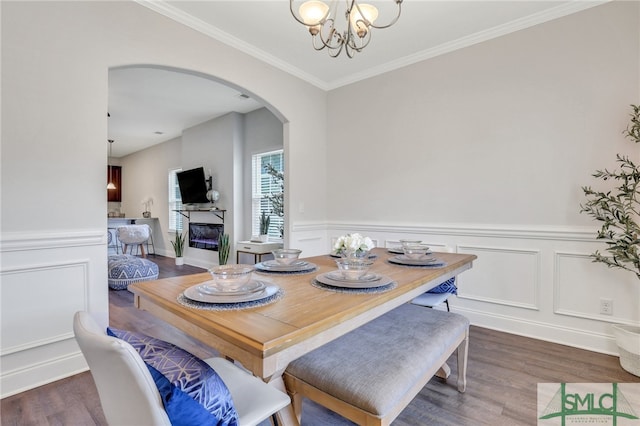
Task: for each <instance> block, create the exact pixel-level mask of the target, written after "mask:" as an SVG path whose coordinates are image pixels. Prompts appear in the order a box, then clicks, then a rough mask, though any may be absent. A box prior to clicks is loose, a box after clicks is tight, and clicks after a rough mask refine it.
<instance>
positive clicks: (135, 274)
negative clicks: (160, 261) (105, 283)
mask: <svg viewBox="0 0 640 426" xmlns="http://www.w3.org/2000/svg"><path fill="white" fill-rule="evenodd" d="M157 278H158V265H156V264H155V263H153V262H152V261H150V260H147V259H141V258H139V257H135V256H131V255H128V254H119V255H114V256H109V287H111V288H112V289H114V290H124V289H126V288H127V286H128V285H129V284H133V283H137V282H140V281H147V280H155V279H157Z"/></svg>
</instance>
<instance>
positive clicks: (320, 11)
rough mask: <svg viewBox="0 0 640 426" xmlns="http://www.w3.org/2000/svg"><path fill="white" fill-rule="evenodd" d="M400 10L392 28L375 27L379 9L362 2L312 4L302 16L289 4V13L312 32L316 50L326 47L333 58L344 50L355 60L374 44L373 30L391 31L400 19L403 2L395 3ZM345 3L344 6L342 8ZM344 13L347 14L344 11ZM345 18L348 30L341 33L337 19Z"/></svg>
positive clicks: (303, 7) (314, 0)
mask: <svg viewBox="0 0 640 426" xmlns="http://www.w3.org/2000/svg"><path fill="white" fill-rule="evenodd" d="M392 1H393V2H394V3H395V4H396V6H397V13H396V15H395V17H394V18H393V19H391V21H389V23H388V24H384V25H375V24H374V21H375V20H376V19H377V18H378V9H377V8H376V7H375V6H372V5H370V4H364V3H359V2H358V0H345V1H344V3H343V2H341V1H338V0H332V1H331V2H330V4H329V5H327V4H326V3H325V2H324V1H319V0H310V1H306V2H304V3H302V5H300V7H299V8H298V14H296V12H294V7H293V4H294V3H296V2H295V1H294V0H289V10H290V11H291V14H292V15H293V17H294V18H295V20H296V21H298V22H300V23H301V24H303V25H304V26H306V27H307V28H308V29H309V33H310V34H311V40H312V45H313V48H314V49H315V50H322V49H324V48H325V47H326V48H327V51H328V52H329V56H331V57H332V58H335V57H337V56H338V55H340V53H341V52H342V50H343V49H344V51H345V53H346V54H347V56H348V57H350V58H353V55H354V54H355V53H356V52H360V51H362V49H364V48H365V47H367V46H368V45H369V42H370V41H371V28H376V29H384V28H389V27H390V26H392V25H393V24H395V23H396V21H397V20H398V18H400V12H401V11H402V0H392ZM339 3H343V4H344V6H343V7H342V6H339V5H338V4H339ZM343 9H344V10H343ZM339 17H344V21H345V22H344V23H343V25H346V29H344V30H343V31H342V32H340V31H339V30H338V29H337V28H336V19H338V18H339Z"/></svg>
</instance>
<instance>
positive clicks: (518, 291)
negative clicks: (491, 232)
mask: <svg viewBox="0 0 640 426" xmlns="http://www.w3.org/2000/svg"><path fill="white" fill-rule="evenodd" d="M457 251H458V253H467V254H475V255H476V256H478V260H477V261H476V262H475V263H474V265H473V268H472V269H471V270H470V271H467V272H465V273H464V274H462V275H461V276H460V278H459V280H458V286H459V288H460V291H459V292H458V297H459V298H461V299H469V300H477V301H482V302H489V303H494V304H500V305H507V306H513V307H518V308H525V309H536V310H537V309H539V306H538V294H539V293H540V289H539V287H540V280H539V269H540V252H539V251H538V250H520V249H510V248H499V247H483V246H478V245H459V246H458V247H457Z"/></svg>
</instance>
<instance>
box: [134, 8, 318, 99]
mask: <svg viewBox="0 0 640 426" xmlns="http://www.w3.org/2000/svg"><path fill="white" fill-rule="evenodd" d="M133 1H135V2H136V3H138V4H140V5H141V6H144V7H146V8H148V9H151V10H153V11H155V12H158V13H159V14H161V15H163V16H166V17H167V18H170V19H172V20H174V21H176V22H178V23H180V24H182V25H185V26H187V27H189V28H191V29H194V30H196V31H198V32H200V33H202V34H204V35H207V36H209V37H211V38H213V39H215V40H217V41H219V42H221V43H224V44H226V45H227V46H231V47H233V48H235V49H238V50H239V51H241V52H243V53H246V54H247V55H249V56H252V57H254V58H256V59H259V60H261V61H262V62H266V63H267V64H269V65H272V66H274V67H276V68H278V69H279V70H281V71H284V72H286V73H288V74H291V75H293V76H294V77H298V78H299V79H301V80H304V81H306V82H307V83H310V84H312V85H314V86H316V87H318V88H319V89H322V90H325V91H327V90H329V89H330V87H329V85H328V84H327V83H326V82H324V81H322V80H320V79H318V78H316V77H315V76H313V75H311V74H309V73H306V72H304V71H302V70H301V69H299V68H297V67H295V66H293V65H292V64H290V63H288V62H285V61H282V60H281V59H279V58H277V57H275V56H273V55H271V54H269V53H267V52H265V51H264V50H261V49H258V48H257V47H255V46H254V45H252V44H249V43H247V42H245V41H244V40H241V39H239V38H237V37H234V36H232V35H231V34H229V33H227V32H226V31H222V30H220V29H219V28H216V27H214V26H213V25H210V24H207V23H206V22H204V21H203V20H201V19H198V18H196V17H194V16H193V15H190V14H188V13H185V12H183V11H182V10H180V9H178V8H176V7H174V6H172V5H170V4H168V3H166V2H165V1H163V0H133Z"/></svg>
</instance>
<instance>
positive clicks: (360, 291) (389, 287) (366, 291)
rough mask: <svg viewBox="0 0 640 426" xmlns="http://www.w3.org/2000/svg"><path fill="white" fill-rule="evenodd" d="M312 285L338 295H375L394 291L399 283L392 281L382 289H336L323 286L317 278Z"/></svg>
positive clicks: (312, 281)
mask: <svg viewBox="0 0 640 426" xmlns="http://www.w3.org/2000/svg"><path fill="white" fill-rule="evenodd" d="M311 285H312V286H314V287H316V288H320V289H322V290H328V291H333V292H336V293H350V294H374V293H384V292H385V291H389V290H393V289H394V288H396V287H397V286H398V283H396V282H395V281H391V282H390V283H389V284H387V285H383V286H380V287H368V288H345V287H334V286H332V285H328V284H323V283H321V282H320V281H318V280H316V279H315V278H314V279H313V280H311Z"/></svg>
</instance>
